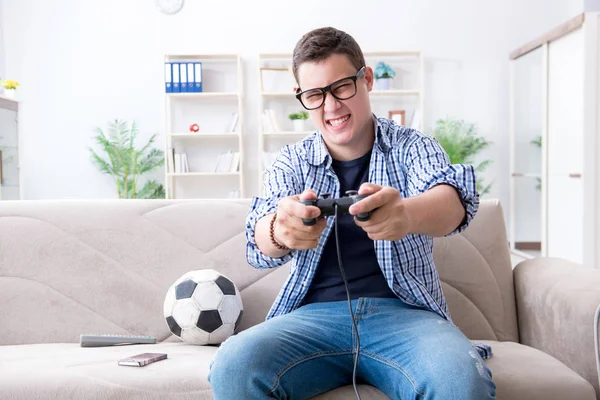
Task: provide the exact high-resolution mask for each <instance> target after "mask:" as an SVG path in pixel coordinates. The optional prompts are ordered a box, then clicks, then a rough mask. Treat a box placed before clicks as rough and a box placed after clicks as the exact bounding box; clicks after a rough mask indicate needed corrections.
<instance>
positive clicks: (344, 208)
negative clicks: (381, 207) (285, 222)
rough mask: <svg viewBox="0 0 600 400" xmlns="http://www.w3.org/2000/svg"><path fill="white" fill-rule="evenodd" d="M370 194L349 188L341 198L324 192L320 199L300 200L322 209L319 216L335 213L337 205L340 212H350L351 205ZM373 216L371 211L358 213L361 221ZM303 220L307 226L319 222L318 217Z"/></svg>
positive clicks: (357, 217) (357, 216)
mask: <svg viewBox="0 0 600 400" xmlns="http://www.w3.org/2000/svg"><path fill="white" fill-rule="evenodd" d="M369 196H370V195H368V194H361V195H359V194H358V191H356V190H347V191H346V196H344V197H341V198H339V199H330V198H328V197H329V194H323V195H322V196H321V197H322V198H320V199H313V200H300V202H301V203H302V204H304V205H307V206H315V207H318V208H319V210H321V215H320V216H319V218H323V217H327V216H330V215H335V206H336V205H337V207H338V210H339V211H338V212H339V214H348V209H349V208H350V206H351V205H352V204H354V203H356V202H359V201H360V200H362V199H364V198H367V197H369ZM369 218H371V211H367V212H365V213H360V214H357V215H356V219H358V220H359V221H368V220H369ZM302 222H303V223H304V225H306V226H311V225H314V224H316V223H317V219H316V218H302Z"/></svg>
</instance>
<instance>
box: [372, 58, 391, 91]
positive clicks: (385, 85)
mask: <svg viewBox="0 0 600 400" xmlns="http://www.w3.org/2000/svg"><path fill="white" fill-rule="evenodd" d="M373 74H374V75H375V89H376V90H389V89H390V88H391V87H392V79H394V77H395V76H396V72H395V71H394V70H393V69H392V67H390V66H389V65H388V64H386V63H384V62H383V61H380V62H378V63H377V65H376V66H375V71H374V72H373Z"/></svg>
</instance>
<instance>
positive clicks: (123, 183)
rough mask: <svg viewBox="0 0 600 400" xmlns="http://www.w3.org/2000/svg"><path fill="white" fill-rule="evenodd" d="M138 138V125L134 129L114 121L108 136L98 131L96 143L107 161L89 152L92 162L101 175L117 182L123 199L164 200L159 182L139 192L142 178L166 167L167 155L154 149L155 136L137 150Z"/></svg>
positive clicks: (109, 126) (95, 153) (152, 181)
mask: <svg viewBox="0 0 600 400" xmlns="http://www.w3.org/2000/svg"><path fill="white" fill-rule="evenodd" d="M137 135H138V129H137V126H136V124H135V121H134V122H132V123H131V127H129V126H128V124H127V122H125V121H121V120H114V121H111V122H110V123H109V124H108V129H107V134H105V133H104V131H103V130H102V129H101V128H96V136H95V137H94V140H95V141H96V143H97V145H98V146H99V147H100V148H101V150H102V152H103V153H104V154H103V156H104V157H102V156H101V155H100V154H98V153H97V152H96V151H95V150H94V149H92V148H89V151H90V155H91V159H92V162H93V163H94V165H96V167H98V169H99V170H100V172H102V173H103V174H107V175H110V176H111V177H112V178H113V179H114V181H115V185H116V189H117V194H118V196H119V198H120V199H159V198H161V199H164V198H165V190H164V187H163V185H162V184H160V183H158V182H157V181H156V180H147V181H146V182H145V183H144V185H143V186H142V188H141V189H138V185H139V180H140V178H141V177H142V176H143V175H145V174H147V173H149V172H152V171H153V170H154V169H156V168H157V167H159V166H161V165H163V164H164V153H163V151H162V150H159V149H155V148H152V144H153V143H154V140H155V139H156V134H154V135H152V136H151V137H150V139H149V140H148V142H147V143H146V144H144V145H143V146H142V147H141V148H136V139H137Z"/></svg>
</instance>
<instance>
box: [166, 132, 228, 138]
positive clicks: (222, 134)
mask: <svg viewBox="0 0 600 400" xmlns="http://www.w3.org/2000/svg"><path fill="white" fill-rule="evenodd" d="M167 136H169V137H178V138H190V139H198V138H203V137H217V136H220V137H229V138H231V137H239V136H240V133H239V132H209V133H169V134H168V135H167Z"/></svg>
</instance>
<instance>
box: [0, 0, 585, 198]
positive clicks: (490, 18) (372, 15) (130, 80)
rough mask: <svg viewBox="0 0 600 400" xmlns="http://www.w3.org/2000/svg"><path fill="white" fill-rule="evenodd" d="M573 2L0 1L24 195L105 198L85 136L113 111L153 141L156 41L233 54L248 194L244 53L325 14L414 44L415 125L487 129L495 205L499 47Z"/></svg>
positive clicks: (502, 140)
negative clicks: (458, 121) (419, 112)
mask: <svg viewBox="0 0 600 400" xmlns="http://www.w3.org/2000/svg"><path fill="white" fill-rule="evenodd" d="M580 10H581V1H577V2H576V1H561V0H553V1H547V0H531V1H527V2H522V1H520V0H509V1H505V2H481V1H477V0H456V1H452V2H446V1H436V0H424V1H409V0H403V1H393V2H392V1H383V0H373V1H370V2H368V3H364V2H359V1H352V2H349V1H346V0H344V1H342V0H329V1H327V2H323V1H318V0H306V1H304V2H303V3H302V6H301V7H300V6H297V5H296V6H294V7H290V3H289V2H284V1H280V0H279V1H275V0H268V1H260V2H257V1H254V2H248V1H243V0H236V1H229V2H205V1H202V2H201V1H191V0H188V1H186V2H185V5H184V8H183V10H182V11H181V12H180V13H179V14H176V15H174V16H166V15H162V14H160V13H159V12H158V11H157V10H156V8H155V7H154V1H150V0H128V1H122V0H104V1H92V0H63V1H61V2H60V6H59V5H58V3H57V2H48V1H46V0H4V1H3V11H4V12H3V15H2V20H1V21H2V32H3V34H4V47H5V56H6V65H5V69H6V73H7V76H8V77H10V78H12V79H17V80H18V81H20V82H21V84H22V86H21V87H20V93H19V96H20V99H21V100H22V104H21V115H20V128H21V145H22V178H23V187H24V191H23V195H24V198H26V199H42V198H108V197H115V193H114V187H113V184H112V182H111V181H110V179H109V177H107V176H103V175H100V174H99V173H98V172H97V171H96V169H95V168H94V167H93V166H92V164H91V163H90V161H89V154H88V151H87V147H88V146H90V145H91V144H92V142H91V137H92V135H93V130H94V129H95V128H96V127H98V126H105V125H106V122H107V121H109V120H111V119H113V118H122V119H126V120H133V119H135V120H136V121H137V122H138V125H139V126H140V128H141V130H142V132H143V134H142V136H145V137H148V136H149V135H150V134H151V133H153V132H158V133H160V134H161V137H160V138H159V142H158V143H160V144H162V143H164V122H163V107H164V103H163V81H162V77H163V64H162V61H163V55H164V54H165V53H240V54H241V56H242V57H243V59H244V60H245V61H244V63H245V65H244V68H245V82H246V84H245V95H246V97H245V99H246V102H245V106H246V110H247V111H246V115H245V121H244V123H245V126H246V131H247V132H246V133H247V134H248V136H247V137H246V138H245V151H246V155H247V156H246V164H245V167H246V177H247V178H246V187H247V188H249V193H247V194H248V195H254V194H256V193H257V181H256V176H257V173H256V167H255V165H256V164H257V163H258V162H259V158H258V154H257V146H258V142H257V138H256V134H255V133H253V132H252V131H253V130H256V128H257V127H258V118H257V116H256V112H255V110H256V109H257V105H256V101H257V100H256V99H257V91H258V84H257V81H256V78H257V75H258V74H257V71H256V69H257V62H256V61H257V54H258V53H260V52H291V51H292V49H293V46H294V45H295V43H296V41H297V40H298V39H299V38H300V36H301V35H302V34H303V33H305V32H306V31H308V30H310V29H313V28H316V27H320V26H324V25H332V26H335V27H337V28H340V29H343V30H346V31H348V32H349V33H350V34H352V35H353V36H354V37H355V38H356V39H357V41H358V42H359V43H360V44H361V46H362V47H363V49H364V50H365V51H374V50H396V49H420V50H421V51H422V52H423V54H424V56H425V60H426V62H425V68H426V80H427V81H426V93H425V95H426V100H425V115H426V118H427V120H426V121H425V128H426V130H427V128H430V127H431V126H432V124H433V123H434V122H435V119H437V118H440V117H444V116H446V115H449V116H455V117H459V118H464V119H465V120H467V121H469V122H473V123H475V124H476V125H477V126H478V128H479V132H480V133H481V134H483V135H485V136H486V138H488V139H489V140H490V141H491V142H493V145H492V146H491V147H490V148H489V150H487V151H486V153H485V154H483V155H482V159H484V158H491V159H493V160H494V163H493V165H492V166H491V167H490V168H489V170H488V172H487V173H486V174H485V176H484V179H485V180H486V181H493V182H494V184H493V187H492V192H491V193H490V194H489V197H497V198H499V199H500V200H501V201H502V203H503V204H504V205H505V207H508V172H507V171H508V163H509V153H508V151H509V150H508V53H509V52H510V51H511V50H513V49H514V48H516V47H518V46H519V45H521V44H523V43H524V42H526V41H528V40H530V39H532V38H534V37H536V36H538V35H539V34H540V33H542V32H544V31H546V30H548V29H550V28H552V27H553V26H555V25H556V24H558V23H560V22H563V21H564V20H566V19H568V18H570V17H572V16H573V15H575V14H577V13H578V12H580ZM157 175H158V176H159V177H160V176H162V175H161V174H157Z"/></svg>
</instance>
